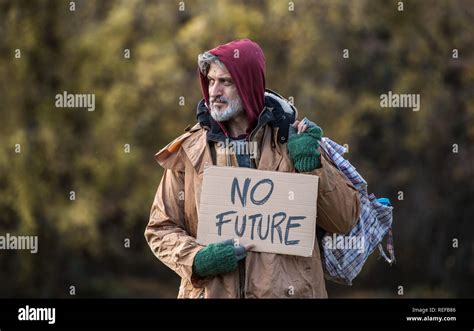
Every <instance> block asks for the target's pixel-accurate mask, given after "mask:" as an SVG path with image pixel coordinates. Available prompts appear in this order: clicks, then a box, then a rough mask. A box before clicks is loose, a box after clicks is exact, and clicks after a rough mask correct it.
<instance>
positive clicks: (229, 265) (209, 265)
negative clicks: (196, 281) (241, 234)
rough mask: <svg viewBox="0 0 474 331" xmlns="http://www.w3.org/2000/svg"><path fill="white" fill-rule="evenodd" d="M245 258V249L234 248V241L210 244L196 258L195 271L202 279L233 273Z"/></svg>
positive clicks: (240, 247) (241, 247)
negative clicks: (240, 260) (238, 262)
mask: <svg viewBox="0 0 474 331" xmlns="http://www.w3.org/2000/svg"><path fill="white" fill-rule="evenodd" d="M242 249H243V253H242ZM244 257H245V248H244V247H243V246H238V247H234V245H233V243H232V240H230V241H224V242H220V243H215V244H209V245H208V246H206V247H204V248H203V249H201V250H200V251H199V252H198V253H197V254H196V256H195V257H194V264H193V271H194V272H195V273H196V274H198V275H199V276H201V277H207V276H214V275H218V274H223V273H227V272H231V271H233V270H235V269H236V268H237V261H238V260H239V259H242V258H244Z"/></svg>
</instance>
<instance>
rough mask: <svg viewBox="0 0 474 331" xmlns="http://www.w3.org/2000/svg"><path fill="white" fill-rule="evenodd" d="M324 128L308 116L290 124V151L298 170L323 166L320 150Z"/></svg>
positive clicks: (302, 170) (310, 169)
mask: <svg viewBox="0 0 474 331" xmlns="http://www.w3.org/2000/svg"><path fill="white" fill-rule="evenodd" d="M322 135H323V130H322V129H321V128H320V127H319V126H317V125H316V124H315V123H313V122H311V121H310V120H308V119H307V118H306V117H305V118H304V119H303V120H302V121H295V122H294V123H293V124H292V125H290V130H289V139H288V152H289V154H290V158H291V160H292V161H293V164H294V165H295V168H296V170H298V172H311V171H313V170H314V169H318V168H320V167H321V154H320V152H319V151H318V147H319V142H320V141H321V137H322Z"/></svg>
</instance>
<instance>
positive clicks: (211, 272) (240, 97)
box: [145, 39, 360, 298]
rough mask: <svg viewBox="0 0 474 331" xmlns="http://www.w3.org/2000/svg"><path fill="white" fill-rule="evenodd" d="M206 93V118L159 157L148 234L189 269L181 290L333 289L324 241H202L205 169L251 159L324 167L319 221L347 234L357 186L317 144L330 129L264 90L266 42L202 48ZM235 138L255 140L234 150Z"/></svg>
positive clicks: (274, 166)
mask: <svg viewBox="0 0 474 331" xmlns="http://www.w3.org/2000/svg"><path fill="white" fill-rule="evenodd" d="M198 69H199V71H198V73H199V79H200V83H201V90H202V94H203V99H202V100H201V101H200V102H199V103H198V106H197V116H196V117H197V120H198V123H197V124H196V125H194V126H193V127H192V128H189V127H188V128H187V129H186V132H185V133H184V134H182V135H181V136H179V137H178V138H176V139H175V140H173V141H172V142H170V143H169V144H168V145H167V146H166V147H164V148H163V149H161V150H160V151H159V152H158V153H157V154H156V155H155V158H156V160H157V162H158V163H159V164H160V165H161V166H162V167H163V168H164V174H163V177H162V179H161V183H160V184H159V187H158V190H157V192H156V195H155V199H154V202H153V206H152V208H151V213H150V219H149V223H148V226H147V227H146V230H145V238H146V240H147V242H148V244H149V246H150V248H151V250H152V251H153V253H154V254H155V256H156V257H157V258H158V259H159V260H161V261H162V262H163V263H164V264H165V265H167V266H168V267H169V268H171V269H172V270H173V271H175V272H176V273H177V274H178V275H179V276H180V277H181V286H180V288H179V294H178V298H285V297H293V298H326V297H327V292H326V286H325V280H324V273H323V269H322V264H321V256H320V249H319V246H318V243H317V241H315V245H314V249H313V254H312V256H311V257H301V256H293V255H283V254H273V253H261V252H252V251H251V248H252V246H251V245H248V246H240V245H234V244H233V241H232V240H228V241H224V242H219V243H214V244H210V245H208V246H206V247H204V246H201V245H199V244H198V243H197V242H196V233H197V226H198V221H199V220H198V208H199V202H200V194H201V186H202V180H203V172H204V169H205V168H206V167H207V166H211V165H216V166H233V167H249V168H255V169H259V170H270V171H281V172H290V173H291V172H301V173H309V174H313V175H316V176H319V188H318V198H317V201H315V203H317V210H318V213H317V218H316V224H317V225H318V226H319V227H321V228H323V229H324V230H326V231H329V232H333V233H338V234H346V233H348V232H349V231H350V230H351V229H352V228H353V226H354V225H355V223H356V222H357V219H358V217H359V208H360V205H359V204H360V202H359V195H358V192H357V190H356V189H355V187H354V186H353V185H352V184H351V183H350V182H349V181H348V180H347V179H346V178H345V177H344V175H343V174H342V173H341V172H340V171H339V170H338V169H337V168H336V167H335V165H334V164H333V163H332V162H331V161H330V159H329V158H328V157H327V156H326V155H325V154H324V152H323V151H322V149H321V148H320V146H319V142H320V141H321V136H322V130H321V128H320V127H318V126H317V125H315V124H314V123H312V122H310V121H306V120H305V121H297V120H296V117H297V111H296V108H295V107H294V106H293V105H292V104H290V103H289V102H288V101H287V100H286V99H284V98H283V97H281V96H280V95H279V94H277V93H275V92H273V91H271V90H268V89H265V58H264V54H263V51H262V49H261V48H260V46H259V45H258V44H257V43H255V42H253V41H251V40H249V39H240V40H235V41H232V42H230V43H227V44H225V45H220V46H218V47H216V48H214V49H212V50H210V51H207V52H204V53H203V54H201V55H199V56H198ZM229 143H232V144H234V145H239V144H241V145H242V144H244V145H245V144H246V145H254V146H256V153H250V152H249V150H250V149H249V148H243V149H238V150H239V151H241V150H244V151H246V152H245V153H235V152H234V153H230V152H229V149H228V148H226V146H228V144H229Z"/></svg>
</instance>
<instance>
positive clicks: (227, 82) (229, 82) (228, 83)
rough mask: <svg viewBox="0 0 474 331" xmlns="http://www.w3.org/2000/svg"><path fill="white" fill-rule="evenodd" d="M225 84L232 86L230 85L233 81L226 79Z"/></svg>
mask: <svg viewBox="0 0 474 331" xmlns="http://www.w3.org/2000/svg"><path fill="white" fill-rule="evenodd" d="M224 85H225V86H230V85H232V82H231V81H228V80H226V81H225V82H224Z"/></svg>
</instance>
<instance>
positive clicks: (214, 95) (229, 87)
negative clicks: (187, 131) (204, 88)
mask: <svg viewBox="0 0 474 331" xmlns="http://www.w3.org/2000/svg"><path fill="white" fill-rule="evenodd" d="M207 79H208V80H209V103H210V105H209V106H210V108H211V109H210V110H211V116H212V118H213V119H214V120H216V121H218V122H224V121H228V120H230V119H232V118H234V117H236V116H237V115H239V114H241V113H242V112H243V110H244V109H243V106H242V101H241V99H240V97H239V93H238V91H237V87H236V86H235V84H234V81H233V80H232V77H231V76H230V73H229V71H228V70H227V68H225V67H221V66H220V65H218V64H217V63H211V66H210V67H209V73H208V75H207Z"/></svg>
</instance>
